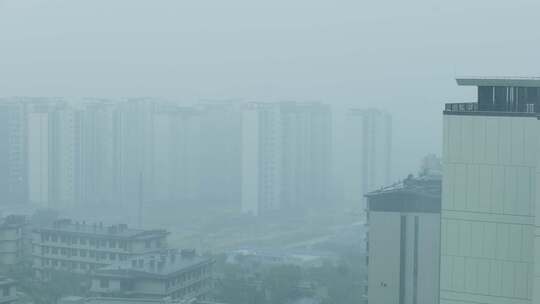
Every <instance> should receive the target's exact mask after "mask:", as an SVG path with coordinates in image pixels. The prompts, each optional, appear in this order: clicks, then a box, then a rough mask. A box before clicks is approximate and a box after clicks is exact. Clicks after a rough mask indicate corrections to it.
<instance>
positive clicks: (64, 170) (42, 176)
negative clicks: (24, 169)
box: [26, 100, 77, 207]
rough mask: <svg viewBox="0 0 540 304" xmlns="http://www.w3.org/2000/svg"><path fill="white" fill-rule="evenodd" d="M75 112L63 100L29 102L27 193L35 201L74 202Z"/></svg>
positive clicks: (55, 204) (46, 204) (48, 203)
mask: <svg viewBox="0 0 540 304" xmlns="http://www.w3.org/2000/svg"><path fill="white" fill-rule="evenodd" d="M75 116H76V115H75V112H74V111H72V109H71V108H70V107H69V106H68V105H67V104H66V103H64V102H62V101H50V100H34V101H32V102H30V103H28V104H27V120H26V122H27V124H28V126H27V128H28V141H27V153H28V154H27V155H28V156H27V157H28V164H27V166H28V196H29V201H30V202H31V203H33V204H36V205H39V206H43V207H58V206H65V205H69V204H72V203H73V202H74V201H75V199H76V189H75V170H76V159H75V146H76V140H77V139H76V136H75V124H76V117H75Z"/></svg>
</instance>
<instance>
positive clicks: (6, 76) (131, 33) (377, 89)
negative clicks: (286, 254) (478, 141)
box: [0, 0, 540, 175]
mask: <svg viewBox="0 0 540 304" xmlns="http://www.w3.org/2000/svg"><path fill="white" fill-rule="evenodd" d="M539 8H540V4H539V3H538V2H537V1H534V0H529V1H517V2H516V1H512V2H509V1H488V0H483V1H446V2H440V1H439V2H433V1H412V2H411V1H409V2H403V1H375V2H374V1H322V0H310V1H285V0H275V1H265V2H262V3H259V2H253V1H241V0H231V1H168V0H163V1H157V2H156V1H139V0H126V1H105V0H97V1H75V2H74V1H56V0H51V1H45V0H43V1H40V0H28V1H27V0H22V1H21V0H3V1H0V46H1V47H0V95H2V96H19V95H25V96H28V95H30V96H100V97H111V96H158V97H159V96H167V97H177V98H181V99H185V100H193V99H201V98H241V99H245V100H257V101H261V100H272V101H276V100H277V101H280V100H318V101H325V102H328V103H332V104H354V105H358V106H362V107H365V106H375V107H378V108H383V109H387V110H390V111H391V112H394V113H399V114H396V115H394V120H395V125H396V133H395V140H396V142H395V144H396V148H399V155H400V156H402V157H398V158H396V165H397V166H398V168H397V171H396V172H398V173H399V175H403V174H405V173H407V172H409V171H410V168H409V166H408V164H410V162H417V161H418V159H419V158H420V157H421V156H422V155H423V154H425V151H433V152H436V153H438V152H439V151H440V140H439V135H440V134H441V120H440V117H441V116H440V115H439V114H440V112H441V109H442V103H443V102H444V101H446V100H441V99H444V98H448V99H454V100H458V101H462V100H470V99H472V98H473V97H474V96H473V95H472V94H468V91H467V90H457V89H456V87H455V85H454V83H453V81H452V78H453V77H454V76H456V75H493V74H496V75H500V74H504V75H531V74H534V71H536V70H538V69H537V65H538V64H537V63H535V62H534V61H532V62H531V60H529V59H528V58H533V57H534V54H536V53H537V49H538V47H539V42H538V39H537V37H536V36H535V35H533V34H531V33H530V32H529V31H526V30H525V29H534V28H536V27H538V18H537V14H536V13H537V12H538V11H539ZM508 20H512V22H508ZM508 58H511V59H512V60H508ZM441 91H444V92H448V93H449V94H446V95H445V97H443V96H441V94H440V92H441ZM426 126H429V127H428V128H426Z"/></svg>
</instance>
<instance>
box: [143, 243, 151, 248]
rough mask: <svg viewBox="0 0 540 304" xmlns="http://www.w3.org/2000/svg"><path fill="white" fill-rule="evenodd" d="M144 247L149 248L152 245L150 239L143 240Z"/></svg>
mask: <svg viewBox="0 0 540 304" xmlns="http://www.w3.org/2000/svg"><path fill="white" fill-rule="evenodd" d="M144 247H146V248H151V247H152V241H145V242H144Z"/></svg>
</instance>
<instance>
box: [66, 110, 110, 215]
mask: <svg viewBox="0 0 540 304" xmlns="http://www.w3.org/2000/svg"><path fill="white" fill-rule="evenodd" d="M74 111H75V112H74V118H75V142H76V144H75V148H74V152H75V163H76V166H75V168H76V170H75V177H74V179H75V192H76V201H77V204H81V205H114V204H117V203H118V201H119V200H118V198H119V191H118V185H119V179H120V176H119V173H120V170H119V164H118V160H119V147H118V145H119V142H120V141H119V138H118V132H117V128H118V119H117V117H118V113H117V111H116V105H115V104H114V103H112V102H110V101H107V100H98V99H92V100H82V101H81V103H80V104H79V105H78V108H77V109H74Z"/></svg>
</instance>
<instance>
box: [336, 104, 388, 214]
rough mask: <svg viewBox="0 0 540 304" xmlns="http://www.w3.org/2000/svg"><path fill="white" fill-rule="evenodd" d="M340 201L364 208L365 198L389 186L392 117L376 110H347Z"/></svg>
mask: <svg viewBox="0 0 540 304" xmlns="http://www.w3.org/2000/svg"><path fill="white" fill-rule="evenodd" d="M344 140H345V142H344V143H343V144H344V146H345V150H344V151H343V152H344V157H343V159H342V160H340V161H341V165H342V167H343V168H342V170H343V199H344V201H345V204H346V206H363V207H365V198H364V195H365V194H366V193H368V192H370V191H374V190H377V189H379V188H381V187H383V186H386V185H388V184H390V183H391V180H392V178H391V167H392V117H391V116H390V114H388V113H386V112H384V111H381V110H377V109H349V111H348V113H347V115H346V121H345V136H344Z"/></svg>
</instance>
